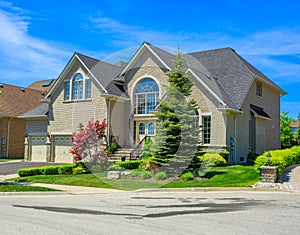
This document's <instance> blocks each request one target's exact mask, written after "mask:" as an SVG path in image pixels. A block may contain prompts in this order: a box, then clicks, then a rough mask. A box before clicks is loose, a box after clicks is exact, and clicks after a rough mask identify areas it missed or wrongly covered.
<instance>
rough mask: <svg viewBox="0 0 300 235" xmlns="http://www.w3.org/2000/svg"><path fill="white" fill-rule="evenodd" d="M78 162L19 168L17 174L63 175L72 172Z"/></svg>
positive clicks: (24, 175)
mask: <svg viewBox="0 0 300 235" xmlns="http://www.w3.org/2000/svg"><path fill="white" fill-rule="evenodd" d="M78 166H81V165H78V164H66V165H57V166H42V167H34V168H20V169H19V170H18V175H19V176H20V177H26V176H33V175H59V174H60V175H64V174H72V172H73V169H74V168H77V167H78Z"/></svg>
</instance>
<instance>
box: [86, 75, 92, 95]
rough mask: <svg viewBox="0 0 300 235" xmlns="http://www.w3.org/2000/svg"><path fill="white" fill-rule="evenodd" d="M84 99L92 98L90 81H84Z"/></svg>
mask: <svg viewBox="0 0 300 235" xmlns="http://www.w3.org/2000/svg"><path fill="white" fill-rule="evenodd" d="M85 98H87V99H90V98H92V81H91V79H89V80H86V90H85Z"/></svg>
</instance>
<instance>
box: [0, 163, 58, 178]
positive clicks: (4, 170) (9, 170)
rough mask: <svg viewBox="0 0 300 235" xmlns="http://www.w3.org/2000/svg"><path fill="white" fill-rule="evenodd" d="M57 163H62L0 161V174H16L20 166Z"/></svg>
mask: <svg viewBox="0 0 300 235" xmlns="http://www.w3.org/2000/svg"><path fill="white" fill-rule="evenodd" d="M59 164H62V163H51V162H3V163H0V175H12V174H17V173H18V169H20V168H27V167H38V166H49V165H59Z"/></svg>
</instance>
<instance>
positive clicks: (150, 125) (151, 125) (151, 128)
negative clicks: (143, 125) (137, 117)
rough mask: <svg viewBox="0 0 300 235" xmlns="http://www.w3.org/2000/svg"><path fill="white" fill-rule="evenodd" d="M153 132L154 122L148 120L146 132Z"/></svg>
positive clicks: (151, 133) (152, 133) (150, 133)
mask: <svg viewBox="0 0 300 235" xmlns="http://www.w3.org/2000/svg"><path fill="white" fill-rule="evenodd" d="M154 132H155V126H154V122H149V123H148V134H149V135H154Z"/></svg>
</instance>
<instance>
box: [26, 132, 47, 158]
mask: <svg viewBox="0 0 300 235" xmlns="http://www.w3.org/2000/svg"><path fill="white" fill-rule="evenodd" d="M46 141H47V136H33V137H30V142H31V144H30V146H31V149H30V160H31V161H34V162H46V159H47V145H46Z"/></svg>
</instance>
